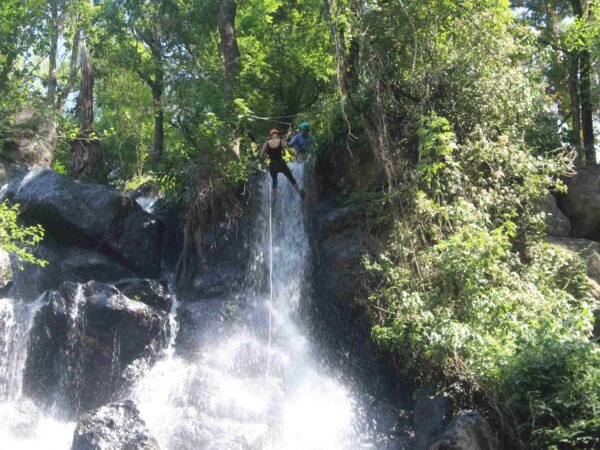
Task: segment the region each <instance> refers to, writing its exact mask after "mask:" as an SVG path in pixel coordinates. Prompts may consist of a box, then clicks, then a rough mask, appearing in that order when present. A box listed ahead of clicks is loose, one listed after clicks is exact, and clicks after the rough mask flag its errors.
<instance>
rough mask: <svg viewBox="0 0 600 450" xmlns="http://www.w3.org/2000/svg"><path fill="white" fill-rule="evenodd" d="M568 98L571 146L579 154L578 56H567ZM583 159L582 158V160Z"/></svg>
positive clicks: (575, 54)
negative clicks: (569, 104)
mask: <svg viewBox="0 0 600 450" xmlns="http://www.w3.org/2000/svg"><path fill="white" fill-rule="evenodd" d="M569 97H570V98H571V116H572V118H573V145H575V147H576V148H577V152H578V154H579V156H580V157H583V156H584V155H582V154H581V109H580V106H579V105H580V100H579V55H578V54H577V53H572V54H570V55H569ZM582 159H583V158H582Z"/></svg>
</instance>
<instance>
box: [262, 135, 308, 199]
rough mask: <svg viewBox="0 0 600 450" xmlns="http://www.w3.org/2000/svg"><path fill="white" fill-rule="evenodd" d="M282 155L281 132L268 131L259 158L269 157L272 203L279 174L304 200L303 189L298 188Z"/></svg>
mask: <svg viewBox="0 0 600 450" xmlns="http://www.w3.org/2000/svg"><path fill="white" fill-rule="evenodd" d="M283 153H284V148H283V141H282V140H281V132H280V131H279V130H278V129H277V128H273V129H271V131H269V140H268V141H267V142H265V143H264V144H263V146H262V148H261V151H260V156H261V157H264V156H265V155H267V156H268V157H269V173H270V174H271V178H272V179H273V201H275V196H276V194H277V175H278V174H279V173H280V172H281V173H282V174H284V175H285V176H286V177H287V179H288V180H290V183H292V187H293V188H294V190H295V191H296V192H298V194H300V197H302V198H304V195H305V194H304V189H300V188H299V187H298V183H296V180H295V179H294V175H292V172H291V170H290V168H289V167H288V166H287V164H286V163H285V161H284V160H283Z"/></svg>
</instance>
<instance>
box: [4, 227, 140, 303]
mask: <svg viewBox="0 0 600 450" xmlns="http://www.w3.org/2000/svg"><path fill="white" fill-rule="evenodd" d="M33 253H34V254H35V256H36V257H38V258H40V259H44V260H46V261H47V262H48V265H46V266H45V267H40V266H34V265H25V267H24V268H23V270H20V269H19V268H18V267H17V266H18V261H13V266H14V267H13V273H14V279H13V286H12V288H11V291H10V296H11V297H14V298H22V299H24V300H25V301H31V300H34V299H35V298H37V297H38V296H39V295H41V294H42V293H43V292H45V291H47V290H49V289H57V288H58V287H59V286H60V285H61V284H62V283H63V282H64V281H73V282H78V283H85V282H87V281H91V280H95V281H100V282H113V281H116V280H120V279H122V278H126V277H130V278H131V277H133V276H134V273H133V272H132V271H131V270H129V269H127V268H125V267H123V266H122V265H120V264H119V263H117V262H115V261H114V260H112V259H111V258H109V257H108V256H106V255H103V254H100V253H97V252H95V251H93V250H89V249H86V248H81V247H74V246H71V245H64V244H60V243H57V242H52V241H51V240H49V239H47V240H45V241H43V242H42V243H41V244H39V245H38V247H37V248H36V249H35V250H34V252H33Z"/></svg>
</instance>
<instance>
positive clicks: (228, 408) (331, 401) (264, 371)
mask: <svg viewBox="0 0 600 450" xmlns="http://www.w3.org/2000/svg"><path fill="white" fill-rule="evenodd" d="M291 168H292V171H293V173H294V176H295V177H296V178H297V180H298V181H299V183H300V185H302V184H303V180H304V168H303V166H302V165H300V164H292V165H291ZM270 191H271V189H270V179H267V178H265V179H264V180H263V182H262V185H261V192H260V204H261V211H260V214H259V215H258V220H257V221H256V225H255V228H254V233H253V234H254V240H255V251H254V254H253V258H252V261H251V264H250V265H249V266H250V268H249V271H248V276H247V282H246V285H245V287H244V289H242V290H241V292H238V293H237V294H232V295H229V296H227V297H219V298H208V299H201V300H199V301H198V302H196V303H188V304H186V306H185V311H186V314H185V321H186V322H187V323H188V324H192V325H191V326H190V325H188V326H187V327H186V332H187V333H190V330H192V331H191V333H192V334H193V337H192V338H191V341H192V343H191V344H190V343H189V342H188V344H187V346H186V350H185V351H178V352H177V353H175V354H173V355H172V356H171V357H168V358H165V359H163V360H162V361H160V362H159V363H158V364H156V365H155V366H154V367H153V368H152V369H151V370H150V371H149V372H147V373H146V374H145V375H144V376H143V377H142V378H141V380H140V381H139V383H138V384H137V385H136V386H135V388H134V389H133V391H132V393H131V397H132V398H133V399H134V400H135V401H136V402H137V404H138V406H139V408H140V411H141V413H142V417H143V418H144V419H145V420H146V423H147V425H148V427H149V428H150V431H151V432H152V433H153V435H154V436H155V437H156V438H157V439H158V441H159V442H160V444H161V448H164V449H178V450H179V449H245V448H249V449H255V448H263V449H283V450H287V449H289V450H293V449H327V450H330V449H358V448H378V449H379V448H401V446H400V445H399V444H398V443H396V444H393V445H392V444H390V440H389V439H388V438H389V432H390V430H389V429H387V430H381V428H382V427H381V424H380V423H378V416H377V415H376V414H372V412H369V413H367V410H368V407H366V406H365V405H367V404H372V403H373V402H372V401H371V399H370V398H367V396H365V395H363V394H361V392H360V391H359V390H357V389H355V388H354V387H353V386H348V385H345V384H344V383H343V382H342V381H341V380H340V379H339V377H336V376H334V375H333V374H334V373H335V371H334V370H329V368H328V367H326V366H327V365H326V364H322V363H321V362H320V360H319V357H318V356H317V355H318V352H316V351H315V349H318V344H317V343H313V342H311V338H310V336H308V335H307V334H306V332H305V331H303V330H304V329H306V327H305V326H304V324H303V321H302V317H301V314H299V309H300V308H299V307H300V305H301V302H303V301H304V300H305V299H306V295H308V292H309V291H310V290H309V289H306V288H305V285H306V282H307V275H308V274H307V271H308V270H307V269H308V262H309V243H308V236H307V233H306V230H305V227H304V218H303V212H302V202H301V200H300V198H299V196H298V195H297V194H296V193H295V192H293V190H292V189H291V186H290V185H289V184H288V183H287V181H285V180H283V183H280V187H279V190H278V191H279V192H278V197H277V199H276V201H275V205H274V210H273V213H272V214H271V213H270V209H269V208H270V205H271V193H270ZM265 272H266V274H265ZM265 279H266V280H267V282H266V283H265ZM265 284H267V286H266V288H265ZM182 331H183V330H182ZM186 339H187V340H188V341H190V338H189V337H187V338H186ZM361 396H362V397H361ZM371 406H372V405H371ZM393 414H394V413H392V415H393ZM392 421H393V419H392Z"/></svg>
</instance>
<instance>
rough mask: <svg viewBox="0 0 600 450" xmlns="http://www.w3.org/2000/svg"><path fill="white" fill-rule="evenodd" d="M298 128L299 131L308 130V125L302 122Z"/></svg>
mask: <svg viewBox="0 0 600 450" xmlns="http://www.w3.org/2000/svg"><path fill="white" fill-rule="evenodd" d="M298 128H300V129H301V130H310V125H309V124H308V122H306V121H304V122H302V123H301V124H300V126H299V127H298Z"/></svg>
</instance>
